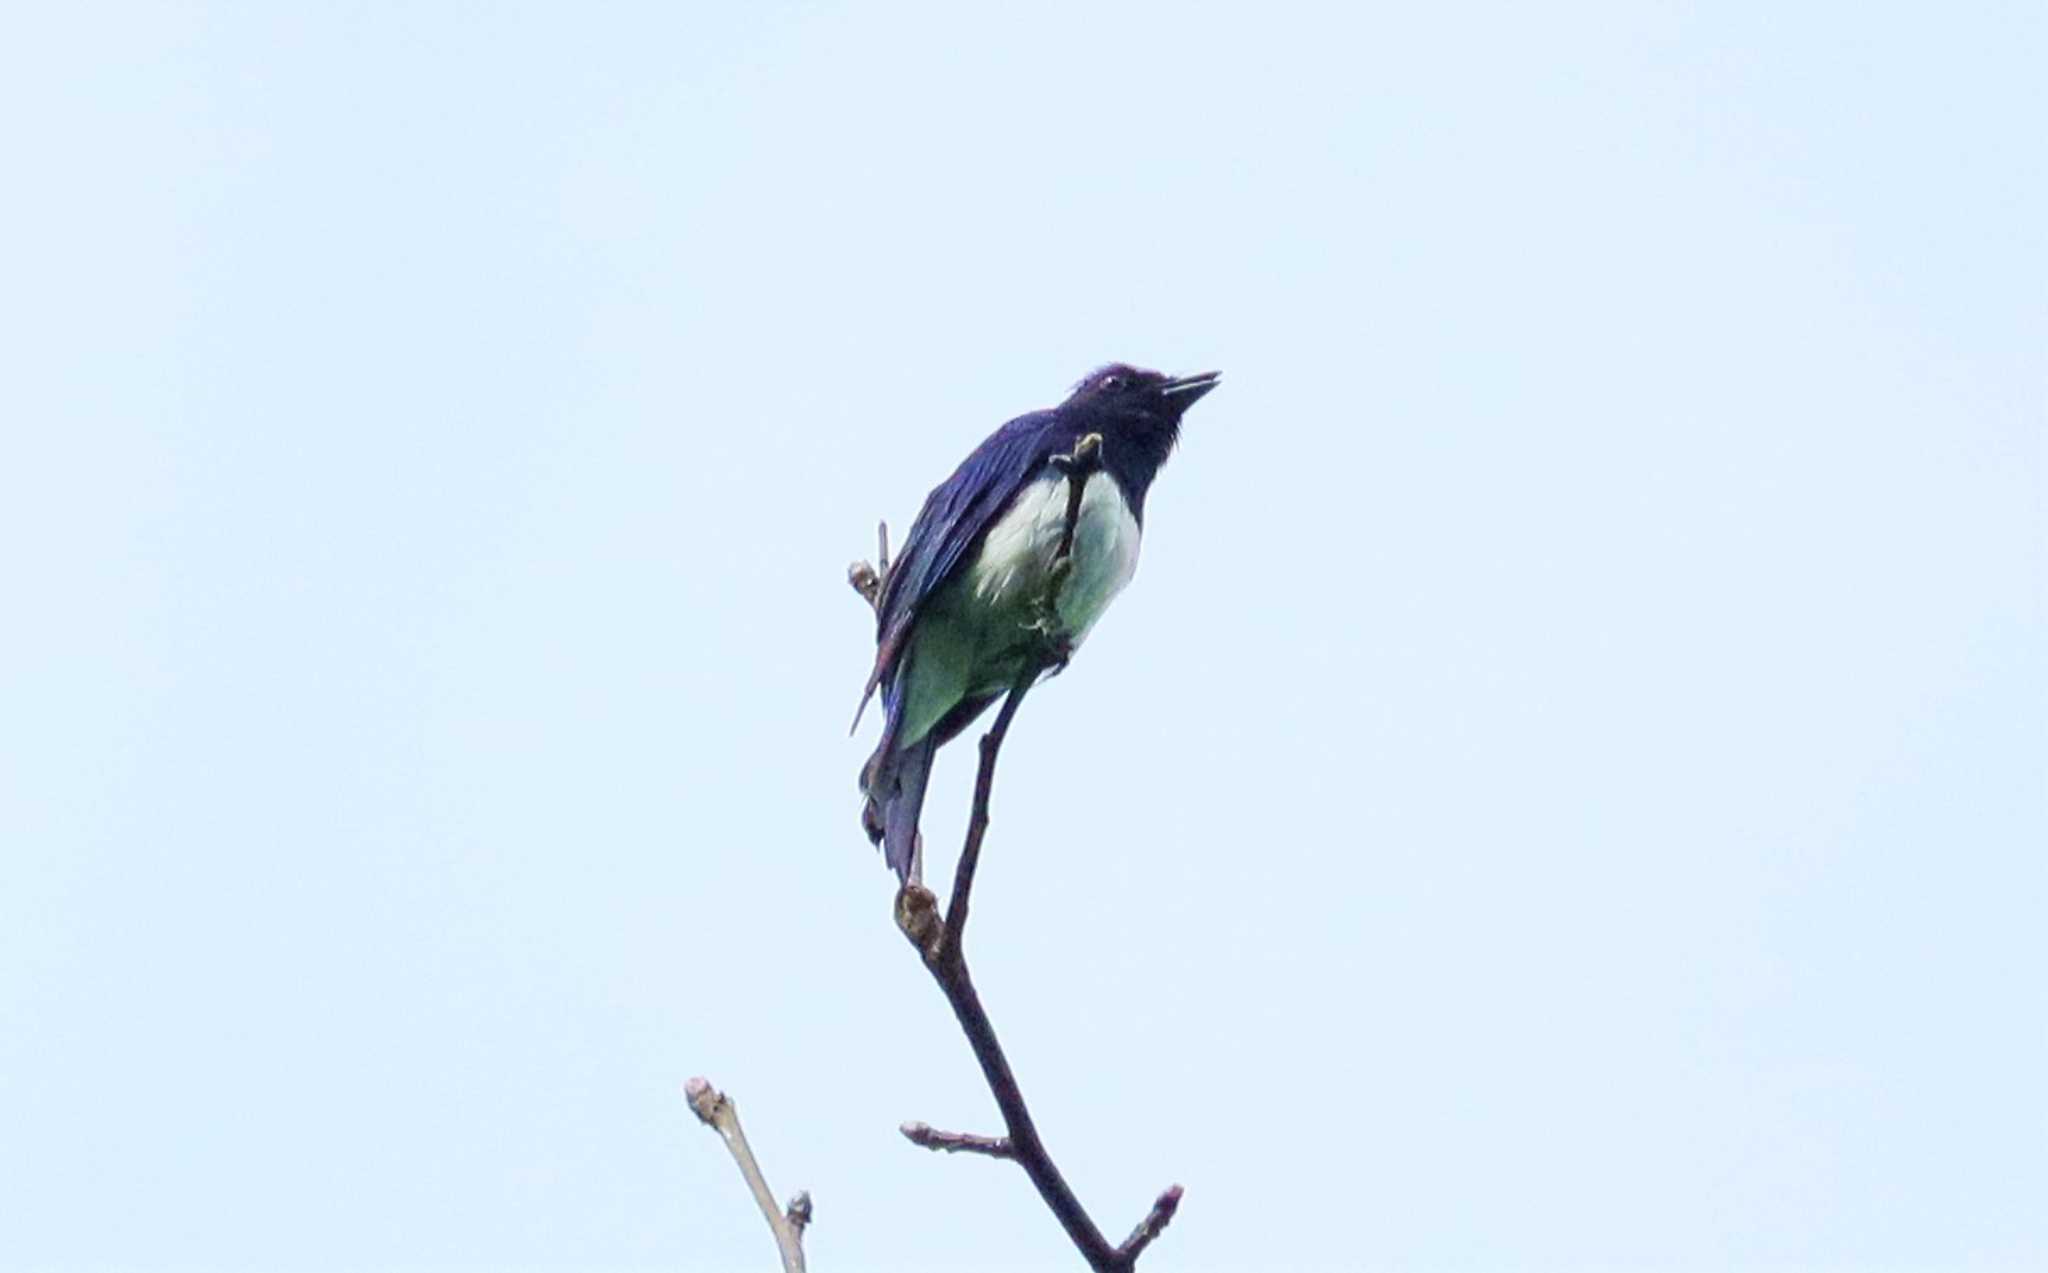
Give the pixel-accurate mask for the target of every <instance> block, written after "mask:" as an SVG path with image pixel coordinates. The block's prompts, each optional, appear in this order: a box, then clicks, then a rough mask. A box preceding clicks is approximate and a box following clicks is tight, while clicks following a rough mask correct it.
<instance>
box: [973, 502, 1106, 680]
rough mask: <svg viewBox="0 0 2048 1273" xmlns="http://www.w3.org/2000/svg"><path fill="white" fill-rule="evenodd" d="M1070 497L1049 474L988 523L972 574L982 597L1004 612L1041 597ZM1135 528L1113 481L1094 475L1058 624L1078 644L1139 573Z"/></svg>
mask: <svg viewBox="0 0 2048 1273" xmlns="http://www.w3.org/2000/svg"><path fill="white" fill-rule="evenodd" d="M1067 499H1068V496H1067V479H1066V478H1065V477H1064V476H1063V475H1061V474H1057V473H1054V474H1049V475H1047V476H1045V477H1042V478H1040V479H1039V480H1037V481H1036V482H1033V483H1032V484H1031V485H1030V486H1028V487H1026V488H1025V489H1024V492H1023V494H1021V495H1019V496H1018V497H1017V500H1016V502H1015V503H1013V504H1012V505H1011V506H1010V511H1009V512H1007V513H1005V514H1004V515H1003V517H1002V519H1001V520H999V521H998V522H997V523H996V524H995V525H994V526H991V527H990V528H989V532H988V537H987V538H986V539H984V540H982V544H981V553H980V555H979V556H977V557H976V558H975V559H974V564H973V566H972V567H970V568H969V572H968V584H969V586H970V587H971V588H972V590H973V593H974V596H975V597H976V598H977V599H978V600H980V601H982V602H983V603H984V604H986V605H988V606H990V607H991V608H994V609H999V610H1000V609H1008V608H1010V607H1012V606H1017V605H1027V604H1033V603H1035V602H1036V600H1037V597H1038V595H1039V593H1040V590H1042V589H1043V588H1044V587H1045V584H1046V578H1047V575H1048V574H1049V573H1050V572H1051V569H1052V561H1053V556H1054V555H1055V554H1056V553H1058V552H1059V547H1060V537H1061V536H1062V535H1063V534H1064V533H1065V532H1066V526H1067ZM1138 533H1139V532H1138V519H1137V518H1136V517H1135V516H1133V515H1132V513H1131V506H1130V505H1129V504H1128V503H1126V502H1125V500H1124V495H1123V491H1122V489H1121V488H1119V487H1118V486H1117V484H1116V479H1114V478H1112V477H1111V476H1110V475H1109V474H1107V473H1101V472H1097V473H1095V474H1093V475H1091V476H1090V477H1089V478H1088V482H1087V485H1086V486H1085V487H1084V488H1083V489H1082V493H1081V515H1080V517H1079V518H1078V519H1076V521H1075V523H1074V547H1073V559H1074V560H1073V568H1072V570H1071V571H1070V572H1069V574H1068V575H1067V581H1066V584H1065V586H1063V587H1062V588H1061V589H1060V595H1059V599H1058V602H1057V605H1058V611H1059V617H1060V623H1061V626H1062V627H1064V628H1065V629H1066V634H1067V636H1068V638H1069V640H1071V641H1072V642H1073V643H1074V644H1077V645H1078V644H1079V643H1080V641H1081V638H1082V637H1083V636H1085V635H1086V634H1087V632H1088V629H1089V628H1090V627H1092V626H1094V624H1095V621H1096V620H1097V619H1099V618H1101V617H1102V612H1103V610H1104V609H1105V608H1107V607H1108V605H1109V602H1110V599H1111V598H1113V597H1115V596H1116V594H1117V593H1119V592H1121V591H1122V590H1123V586H1124V585H1125V584H1127V583H1129V582H1130V581H1131V575H1132V574H1133V573H1135V572H1136V571H1137V569H1138Z"/></svg>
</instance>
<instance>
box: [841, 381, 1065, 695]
mask: <svg viewBox="0 0 2048 1273" xmlns="http://www.w3.org/2000/svg"><path fill="white" fill-rule="evenodd" d="M1051 414H1052V413H1051V412H1043V411H1041V412H1035V413H1033V414H1031V415H1027V416H1019V417H1018V418H1017V419H1015V420H1012V421H1010V422H1009V423H1008V424H1006V425H1004V426H1003V427H1002V428H1000V429H998V430H996V432H995V433H994V434H992V435H991V436H990V437H989V439H988V440H987V441H986V442H983V443H982V444H981V445H980V446H978V447H976V448H975V450H974V453H973V454H972V455H969V456H968V457H967V458H966V459H965V460H962V461H961V462H960V467H959V468H957V469H955V470H953V475H952V476H951V477H949V478H947V479H946V480H945V481H944V482H942V483H940V484H939V486H938V487H937V488H936V489H934V490H933V491H932V493H931V494H930V495H929V496H927V497H926V498H925V501H924V507H923V508H922V509H921V510H919V512H918V514H917V521H915V522H914V523H912V524H911V527H910V535H909V538H908V539H906V540H905V541H904V544H903V551H902V555H901V556H899V557H898V558H897V559H896V560H895V561H894V562H893V563H891V564H890V567H889V576H888V578H887V579H885V580H883V581H882V595H881V598H880V601H879V603H878V604H877V605H876V607H875V646H876V648H875V667H874V671H873V672H871V673H870V674H869V675H868V683H867V688H866V689H865V690H863V691H861V696H860V708H859V710H857V711H855V712H854V716H853V721H854V725H855V726H856V727H858V726H859V724H860V714H861V712H863V711H865V710H867V705H868V699H870V698H871V697H873V696H874V693H875V688H876V687H877V686H879V685H881V684H882V683H883V682H884V681H886V680H888V679H889V677H890V676H891V675H893V674H894V671H895V667H896V661H897V659H899V658H901V657H902V655H903V651H904V647H905V646H906V645H907V644H908V643H909V639H910V632H911V629H912V628H913V627H914V626H915V625H916V622H917V615H918V610H919V608H920V607H921V606H922V605H923V604H924V602H925V600H926V598H928V597H930V596H931V595H932V594H933V593H934V592H937V591H938V590H939V589H940V588H941V587H942V586H944V584H945V583H946V581H947V580H948V579H950V578H952V577H953V575H954V574H956V573H958V571H959V570H960V569H961V568H962V566H963V565H964V564H965V563H967V562H968V561H971V560H972V559H973V550H974V549H975V547H976V546H977V545H979V544H980V543H981V541H982V539H983V538H984V537H986V536H987V534H988V530H989V527H991V526H993V525H995V523H996V521H997V520H998V519H999V518H1001V517H1002V515H1003V512H1004V510H1006V509H1007V508H1009V506H1010V502H1011V501H1012V500H1014V499H1016V498H1017V495H1018V492H1020V491H1022V490H1023V489H1024V488H1025V487H1026V486H1027V485H1029V484H1030V482H1031V480H1032V478H1034V477H1036V476H1037V475H1038V473H1039V471H1040V470H1042V469H1043V468H1044V467H1045V462H1046V460H1047V458H1048V457H1049V456H1050V455H1051V454H1052V450H1051V445H1052V443H1053V442H1054V441H1055V440H1054V439H1053V438H1051V437H1050V434H1049V430H1048V425H1049V424H1051Z"/></svg>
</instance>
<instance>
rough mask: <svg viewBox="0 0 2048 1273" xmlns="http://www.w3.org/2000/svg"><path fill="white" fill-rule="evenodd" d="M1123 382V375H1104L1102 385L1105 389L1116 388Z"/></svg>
mask: <svg viewBox="0 0 2048 1273" xmlns="http://www.w3.org/2000/svg"><path fill="white" fill-rule="evenodd" d="M1123 382H1124V378H1123V377H1122V376H1104V377H1103V378H1102V387H1103V388H1104V389H1115V388H1117V387H1118V386H1119V385H1121V384H1123Z"/></svg>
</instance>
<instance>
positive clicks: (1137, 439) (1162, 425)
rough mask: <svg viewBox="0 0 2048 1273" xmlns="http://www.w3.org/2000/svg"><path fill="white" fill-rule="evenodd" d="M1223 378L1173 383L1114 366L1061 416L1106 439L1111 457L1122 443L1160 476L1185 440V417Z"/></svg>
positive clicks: (1080, 390)
mask: <svg viewBox="0 0 2048 1273" xmlns="http://www.w3.org/2000/svg"><path fill="white" fill-rule="evenodd" d="M1222 376H1223V373H1222V372H1220V371H1205V372H1202V373H1201V374H1200V375H1195V376H1180V377H1173V376H1166V375H1162V374H1160V373H1159V372H1156V371H1147V370H1145V369H1144V368H1142V367H1132V366H1129V365H1127V364H1125V363H1120V362H1113V363H1110V364H1109V365H1108V366H1106V367H1099V368H1097V369H1096V370H1094V371H1092V372H1090V373H1089V375H1088V378H1087V379H1085V380H1083V381H1082V382H1081V383H1080V384H1077V385H1075V386H1074V392H1073V393H1071V394H1069V395H1068V396H1067V400H1066V401H1065V402H1063V403H1061V404H1060V407H1059V413H1060V415H1061V416H1062V417H1064V418H1066V419H1067V420H1068V421H1069V422H1071V423H1073V424H1075V425H1077V426H1079V428H1080V431H1081V432H1082V433H1100V434H1102V435H1103V437H1104V439H1105V440H1106V441H1108V442H1109V443H1110V449H1111V451H1114V450H1116V449H1118V448H1117V445H1116V444H1117V443H1121V444H1122V446H1123V448H1124V449H1126V450H1130V451H1136V452H1138V453H1139V454H1140V455H1142V456H1143V458H1144V460H1145V461H1146V462H1147V467H1148V468H1150V469H1154V470H1156V469H1157V468H1158V467H1159V466H1160V465H1161V464H1164V463H1165V462H1166V457H1167V455H1168V454H1170V453H1171V452H1172V451H1173V445H1174V443H1175V442H1178V441H1179V440H1180V420H1181V417H1182V416H1183V415H1185V414H1187V409H1188V408H1189V407H1192V406H1194V405H1195V403H1196V402H1197V401H1198V400H1199V399H1200V398H1201V397H1202V395H1203V394H1205V393H1207V392H1209V391H1210V390H1211V389H1214V388H1215V387H1216V385H1217V383H1218V382H1219V381H1220V380H1221V379H1222Z"/></svg>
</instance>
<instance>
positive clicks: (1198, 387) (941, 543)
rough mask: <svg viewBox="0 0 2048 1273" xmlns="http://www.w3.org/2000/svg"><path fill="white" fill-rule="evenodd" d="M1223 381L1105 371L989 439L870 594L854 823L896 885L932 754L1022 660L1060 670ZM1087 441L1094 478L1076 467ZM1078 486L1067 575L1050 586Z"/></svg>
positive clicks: (935, 501)
mask: <svg viewBox="0 0 2048 1273" xmlns="http://www.w3.org/2000/svg"><path fill="white" fill-rule="evenodd" d="M1221 378H1222V373H1221V372H1215V371H1207V372H1202V373H1201V374H1199V375H1192V376H1180V377H1171V376H1166V375H1163V374H1161V373H1160V372H1157V371H1147V370H1144V369H1142V368H1139V367H1133V366H1130V365H1128V364H1125V363H1110V364H1108V365H1107V366H1103V367H1100V368H1098V369H1096V370H1095V371H1093V372H1091V373H1090V374H1089V375H1088V376H1087V377H1086V378H1084V379H1083V380H1081V381H1080V382H1079V383H1078V384H1076V385H1075V386H1074V388H1073V390H1072V392H1071V393H1070V394H1069V395H1068V396H1067V398H1066V400H1065V401H1064V402H1062V403H1060V404H1059V405H1058V406H1056V407H1052V408H1050V409H1048V410H1043V411H1033V412H1031V413H1029V414H1027V415H1021V416H1018V417H1017V418H1016V419H1014V420H1011V421H1010V422H1008V423H1007V424H1005V425H1003V426H1002V427H1001V428H999V429H997V430H996V431H995V432H994V433H992V434H990V435H989V436H988V438H987V439H986V440H985V441H983V442H982V444H981V445H980V446H978V447H976V448H975V449H974V451H973V452H972V453H971V454H969V455H968V457H967V458H966V459H965V460H963V461H961V463H960V467H959V468H957V469H955V470H953V475H952V476H951V477H948V478H947V479H946V480H945V481H943V482H941V483H940V484H939V485H938V486H937V487H935V488H933V490H932V492H931V494H930V495H929V496H927V497H926V498H925V501H924V506H923V508H922V509H920V510H919V512H918V514H917V520H916V521H915V522H914V523H912V525H911V528H910V534H909V536H908V537H907V538H906V539H905V540H904V542H903V546H902V550H901V552H900V553H899V554H898V556H897V559H896V561H895V563H894V564H893V565H891V566H890V567H889V568H888V570H887V572H886V574H885V575H884V577H883V579H882V582H881V586H880V589H879V591H878V593H877V594H876V596H875V598H874V601H875V663H874V669H873V671H872V672H871V673H870V674H869V676H868V682H867V688H866V689H865V690H864V691H863V692H862V694H861V700H860V708H859V710H857V711H856V712H855V713H854V728H856V729H858V728H859V727H860V716H861V713H862V712H864V711H865V710H866V708H867V704H868V702H869V700H870V699H872V698H873V697H874V695H875V693H876V691H877V690H879V691H880V693H881V697H882V710H883V714H884V722H883V726H882V736H881V741H880V742H879V743H878V744H877V746H876V747H875V751H874V754H873V755H872V756H870V757H869V758H868V761H867V763H866V764H865V765H864V766H862V768H861V777H860V787H861V793H862V795H863V796H864V801H863V804H862V808H861V825H862V827H863V828H864V829H865V830H866V832H867V835H868V839H869V840H870V841H872V842H874V843H875V844H876V845H878V846H880V847H881V849H882V856H883V859H884V861H886V862H887V863H888V865H889V868H890V869H891V870H893V871H895V872H896V876H897V878H898V880H900V881H901V882H902V883H904V884H905V885H908V884H910V883H913V882H915V880H916V878H917V876H918V875H919V874H920V873H921V864H922V853H921V847H920V840H919V836H918V828H917V823H918V815H919V813H920V812H921V810H922V809H923V806H924V793H925V784H926V782H927V781H928V780H929V778H930V776H931V767H932V760H933V757H934V756H935V755H936V753H937V751H938V749H939V748H940V747H942V746H944V745H945V744H946V743H947V742H949V741H950V740H951V739H953V738H954V737H955V736H957V735H958V734H959V733H960V731H962V730H964V729H966V728H967V727H968V726H969V725H970V724H972V723H973V722H974V720H975V718H976V717H978V716H980V715H981V714H982V712H984V711H986V710H987V709H988V706H989V704H991V703H993V702H995V701H996V699H998V698H1000V697H1002V695H1003V694H1004V693H1005V692H1006V691H1008V690H1009V689H1011V688H1012V687H1013V686H1014V685H1015V684H1016V682H1017V680H1018V678H1019V677H1021V676H1022V675H1023V674H1024V672H1025V669H1026V666H1027V660H1029V659H1032V658H1034V657H1042V655H1043V652H1044V651H1045V650H1047V649H1055V650H1057V651H1059V654H1060V658H1059V663H1060V665H1061V666H1064V664H1065V658H1066V657H1067V656H1069V655H1071V653H1072V652H1073V651H1074V650H1075V649H1077V648H1079V646H1080V644H1081V641H1082V639H1083V638H1084V637H1086V636H1087V634H1088V631H1089V629H1090V628H1092V627H1093V626H1094V625H1095V622H1096V621H1097V620H1098V619H1100V618H1101V617H1102V613H1103V610H1104V609H1105V608H1106V607H1107V606H1108V605H1109V603H1110V601H1111V600H1112V599H1113V598H1114V597H1115V596H1116V595H1117V593H1119V592H1120V591H1122V590H1123V587H1124V585H1125V584H1127V583H1129V582H1130V580H1131V575H1132V573H1133V572H1134V571H1135V570H1136V569H1137V565H1138V542H1139V539H1140V537H1141V535H1142V534H1143V531H1144V525H1145V493H1146V492H1147V491H1149V490H1150V489H1151V487H1152V480H1153V478H1155V477H1156V476H1158V473H1159V469H1160V466H1161V465H1163V464H1165V463H1166V459H1167V457H1168V456H1169V455H1171V454H1172V452H1173V449H1174V446H1175V445H1176V444H1177V443H1178V442H1179V440H1180V428H1181V417H1182V416H1184V415H1185V414H1186V413H1187V410H1188V408H1189V407H1192V406H1193V405H1194V404H1195V403H1196V402H1197V401H1199V400H1200V399H1201V398H1202V397H1203V396H1204V395H1206V394H1207V393H1208V392H1209V391H1210V390H1212V389H1214V388H1215V387H1216V386H1217V384H1218V383H1219V382H1220V381H1221ZM1091 436H1093V437H1095V438H1097V439H1099V441H1098V442H1097V443H1091V444H1089V445H1091V446H1095V447H1096V448H1097V449H1096V451H1095V462H1096V464H1097V465H1099V471H1093V472H1091V467H1093V466H1089V465H1079V464H1076V463H1075V462H1074V457H1076V456H1077V455H1085V454H1087V452H1086V450H1085V449H1084V448H1083V440H1084V439H1087V438H1090V437H1091ZM1077 480H1078V481H1080V482H1081V498H1080V505H1079V510H1078V515H1076V516H1075V517H1074V518H1073V522H1072V526H1073V532H1072V533H1073V538H1072V542H1071V544H1069V545H1068V565H1067V568H1066V571H1065V574H1064V577H1063V578H1062V579H1060V580H1058V581H1057V582H1055V581H1054V579H1053V578H1052V576H1053V566H1054V562H1055V561H1056V559H1057V558H1058V556H1059V552H1060V548H1061V545H1062V541H1063V540H1065V538H1066V535H1067V527H1068V519H1069V511H1068V505H1069V502H1070V496H1071V492H1070V489H1069V483H1070V482H1072V481H1077ZM1053 586H1056V587H1057V589H1058V595H1057V596H1056V597H1049V596H1048V595H1047V592H1048V589H1049V587H1053Z"/></svg>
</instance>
